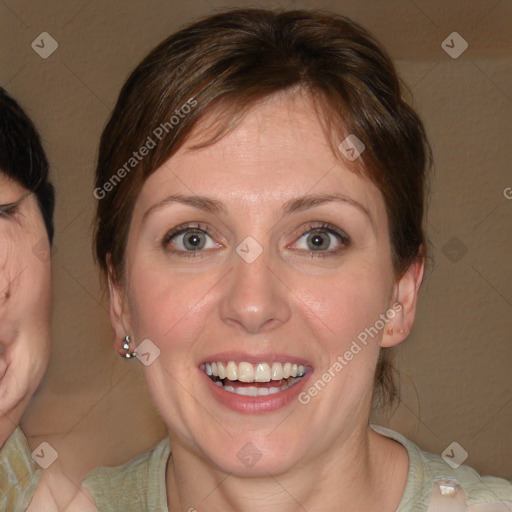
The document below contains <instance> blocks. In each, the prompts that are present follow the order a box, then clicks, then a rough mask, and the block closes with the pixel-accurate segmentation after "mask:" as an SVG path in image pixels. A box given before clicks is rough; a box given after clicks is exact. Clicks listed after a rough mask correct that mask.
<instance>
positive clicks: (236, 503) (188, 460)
mask: <svg viewBox="0 0 512 512" xmlns="http://www.w3.org/2000/svg"><path fill="white" fill-rule="evenodd" d="M171 445H172V446H173V455H172V457H170V458H169V462H168V467H167V476H166V478H167V494H168V498H167V499H168V506H169V511H170V512H178V511H179V512H182V511H184V512H194V511H196V512H197V511H200V510H208V511H211V512H217V511H218V512H220V511H223V512H226V511H237V512H249V511H254V510H258V512H296V511H303V510H350V511H351V512H355V511H366V510H375V509H379V510H381V511H383V512H385V511H387V510H389V511H394V510H396V508H397V506H398V504H399V502H400V498H401V496H402V494H403V490H404V488H405V483H406V480H407V464H405V467H404V452H405V457H406V459H405V460H407V452H406V450H405V448H404V447H403V446H402V445H399V444H398V443H397V442H395V441H393V440H391V439H388V438H384V437H382V436H380V435H379V434H376V433H375V432H374V431H373V430H371V429H370V428H368V427H366V426H365V427H364V428H362V429H359V430H356V431H353V432H351V433H350V434H349V435H348V436H346V437H345V438H343V439H340V441H339V442H337V443H336V445H334V446H331V447H330V448H329V450H328V451H326V452H324V453H320V454H318V455H317V456H316V457H315V458H314V459H312V460H311V461H309V462H308V463H305V464H299V465H296V467H293V468H290V470H289V471H286V472H284V473H281V474H278V475H277V474H276V475H273V474H270V473H268V472H267V474H266V476H258V477H247V476H244V477H240V476H237V475H234V474H226V473H223V472H222V471H220V470H219V469H218V468H215V467H213V466H212V465H211V464H209V463H208V461H206V460H205V459H204V458H200V457H199V456H198V455H197V454H195V453H192V452H191V451H190V450H188V449H187V448H186V447H184V446H182V445H180V443H179V441H178V440H176V439H171ZM312 475H314V476H313V477H312Z"/></svg>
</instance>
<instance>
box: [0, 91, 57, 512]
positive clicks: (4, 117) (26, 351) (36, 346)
mask: <svg viewBox="0 0 512 512" xmlns="http://www.w3.org/2000/svg"><path fill="white" fill-rule="evenodd" d="M53 209H54V190H53V186H52V185H51V183H49V181H48V162H47V160H46V157H45V154H44V151H43V148H42V146H41V143H40V141H39V136H38V134H37V132H36V130H35V128H34V126H33V124H32V122H31V121H30V119H29V118H28V117H27V116H26V115H25V113H24V112H23V110H22V109H21V108H20V107H19V105H18V104H17V103H16V102H15V101H14V100H13V99H12V98H11V97H10V96H9V95H8V94H7V93H6V92H5V91H4V90H3V89H1V88H0V510H2V511H3V510H9V511H11V510H25V509H26V507H27V505H28V503H29V501H30V500H31V498H32V495H33V493H34V491H35V488H36V486H37V482H38V481H39V478H40V471H38V470H37V469H36V465H35V462H34V461H33V460H32V458H31V456H30V449H29V446H28V444H27V441H26V439H25V436H24V435H23V432H22V431H21V429H20V428H19V427H18V425H19V422H20V419H21V417H22V416H23V413H24V412H25V409H26V408H27V405H28V402H29V401H30V399H31V397H32V395H33V394H34V391H35V390H36V388H37V386H38V385H39V383H40V381H41V379H42V377H43V374H44V372H45V369H46V365H47V363H48V357H49V352H50V350H49V349H50V307H51V272H50V245H51V242H52V238H53V224H52V219H53Z"/></svg>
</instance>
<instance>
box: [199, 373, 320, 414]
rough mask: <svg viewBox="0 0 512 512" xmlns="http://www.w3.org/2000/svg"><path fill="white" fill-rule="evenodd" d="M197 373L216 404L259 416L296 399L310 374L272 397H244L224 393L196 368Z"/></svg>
mask: <svg viewBox="0 0 512 512" xmlns="http://www.w3.org/2000/svg"><path fill="white" fill-rule="evenodd" d="M198 371H199V372H200V373H201V375H202V376H203V378H204V379H206V384H207V385H208V388H209V390H210V392H211V393H212V395H213V397H214V398H215V400H217V402H219V403H220V404H222V405H224V406H226V407H227V408H229V409H231V410H232V411H236V412H243V413H247V414H260V413H265V412H273V411H277V410H279V409H283V408H284V407H286V406H287V405H289V404H290V403H291V402H293V401H294V400H296V399H297V397H298V396H299V394H300V392H301V391H302V389H303V388H304V386H305V381H306V380H307V379H308V378H309V376H310V373H309V372H307V373H306V375H304V377H302V379H300V380H299V381H298V382H296V383H295V384H294V385H293V386H290V387H289V388H286V389H285V390H284V391H278V392H277V393H274V394H273V395H264V396H245V395H238V394H236V393H232V392H231V391H226V390H225V389H223V388H221V387H220V386H217V384H215V382H214V381H213V380H212V379H210V377H208V375H206V373H204V372H203V371H202V370H201V369H200V368H198Z"/></svg>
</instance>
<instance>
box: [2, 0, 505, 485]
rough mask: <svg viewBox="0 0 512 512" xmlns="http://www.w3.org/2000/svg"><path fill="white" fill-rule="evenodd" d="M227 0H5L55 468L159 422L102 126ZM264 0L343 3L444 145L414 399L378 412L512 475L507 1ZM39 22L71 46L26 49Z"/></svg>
mask: <svg viewBox="0 0 512 512" xmlns="http://www.w3.org/2000/svg"><path fill="white" fill-rule="evenodd" d="M225 5H232V6H234V5H242V4H241V3H239V2H229V3H226V2H222V1H220V0H219V1H217V0H208V1H206V0H189V1H187V2H183V3H181V2H178V1H176V0H171V1H169V0H166V1H164V0H152V1H149V2H143V1H109V2H100V1H98V0H92V1H88V0H52V1H45V2H34V1H32V0H18V1H17V0H1V1H0V37H1V50H0V51H1V53H0V85H2V86H3V87H5V88H6V89H7V90H8V91H9V92H10V93H11V94H13V95H14V96H15V97H16V98H17V99H18V100H19V101H20V102H21V104H22V105H23V106H24V107H25V108H26V110H27V111H28V113H29V114H30V115H31V116H32V117H33V119H34V120H35V122H36V124H37V126H38V128H39V130H40V132H41V134H42V137H43V139H44V143H45V147H46V149H47V151H48V155H49V158H50V161H51V164H52V176H53V180H54V182H55V185H56V187H57V191H58V195H57V198H58V204H57V212H56V241H55V245H56V251H55V254H54V257H53V263H54V286H55V288H54V290H55V291H54V295H55V306H54V327H53V333H54V339H53V356H52V359H51V362H50V366H49V369H48V372H47V376H46V378H45V381H44V382H43V385H42V387H41V389H40V392H39V393H38V395H37V397H36V399H35V400H34V402H33V404H32V406H31V408H30V409H29V411H28V413H27V415H26V417H25V420H24V424H23V427H24V429H25V431H26V433H27V434H28V435H29V436H30V443H31V445H32V446H33V447H35V446H37V445H38V444H39V442H41V441H47V442H49V443H50V444H51V445H52V446H54V448H55V449H56V450H57V451H58V453H59V459H58V461H57V462H56V463H55V465H54V466H53V470H55V471H57V470H58V471H64V473H65V474H66V475H68V476H70V477H71V478H73V479H77V478H78V475H79V474H80V472H81V471H84V470H87V469H89V468H91V467H93V466H95V465H98V464H119V463H121V462H124V461H125V460H127V459H129V458H131V457H132V456H134V455H135V454H137V453H140V452H141V451H143V450H145V449H146V448H148V447H150V446H152V445H153V444H155V442H156V441H157V440H159V439H160V438H161V437H163V436H164V435H165V432H164V428H163V425H162V423H161V422H160V420H159V419H158V417H157V415H156V413H155V412H154V411H153V408H152V406H151V403H150V402H149V400H148V398H147V395H146V392H145V389H144V384H143V382H142V379H141V376H140V374H139V368H138V366H139V363H138V361H136V360H135V361H131V362H127V361H123V360H121V359H120V358H119V357H118V356H117V355H116V354H115V353H114V351H113V344H112V339H113V338H112V331H111V328H110V324H109V321H108V316H107V304H106V301H105V300H103V299H102V298H101V293H100V288H99V285H98V282H99V281H98V277H97V271H96V269H95V268H94V266H93V261H92V256H91V221H92V216H93V211H94V198H93V196H92V189H93V186H92V176H93V168H94V160H95V156H96V153H97V144H98V139H99V135H100V132H101V130H102V128H103V126H104V123H105V121H106V119H107V116H108V114H109V112H110V110H111V109H112V107H113V105H114V102H115V100H116V97H117V94H118V92H119V89H120V87H121V85H122V83H123V81H124V80H125V78H126V77H127V74H128V73H129V71H130V70H131V69H132V68H133V67H134V66H135V65H136V64H137V63H138V62H139V60H140V59H141V58H142V57H143V56H144V55H145V54H146V53H147V52H148V51H149V50H150V49H151V48H152V47H153V46H155V45H156V44H157V43H159V42H160V41H161V40H162V39H163V38H164V37H166V36H167V35H168V34H170V33H171V32H172V31H174V30H175V29H176V28H178V27H179V26H180V25H181V24H182V23H185V22H188V21H190V20H191V19H193V18H194V17H195V16H199V15H205V14H208V13H211V12H213V10H214V9H216V8H218V7H222V6H225ZM246 5H247V4H246ZM252 5H259V6H271V5H281V6H283V7H306V8H308V7H325V8H328V9H331V10H334V11H337V12H340V13H343V14H345V15H348V16H350V17H353V18H354V19H355V20H357V21H360V22H361V23H363V24H364V25H366V26H367V27H368V28H369V29H370V30H372V31H373V32H374V33H375V34H376V36H377V37H378V38H379V39H380V40H381V41H382V42H383V44H384V45H385V46H386V47H387V48H388V50H389V52H390V53H391V55H392V57H393V58H394V59H395V60H396V63H397V65H398V68H399V70H400V72H401V74H402V76H403V78H404V80H405V81H406V83H407V84H408V85H409V87H410V89H411V92H412V95H413V97H414V105H415V106H416V107H417V108H418V110H419V111H420V113H421V114H422V116H423V118H424V119H425V121H426V124H427V129H428V132H429V134H430V138H431V142H432V145H433V148H434V152H435V158H436V175H437V178H436V180H435V182H434V183H433V197H432V203H431V209H430V215H429V221H428V229H429V235H430V237H431V241H432V251H433V256H434V258H435V265H434V268H433V270H432V272H431V274H430V275H429V277H428V278H427V280H426V282H425V286H424V288H423V291H422V294H421V295H422V296H421V301H420V306H419V313H418V318H417V322H416V325H415V328H414V331H413V333H412V335H411V336H410V338H409V339H408V340H407V341H406V342H405V343H404V344H403V346H402V349H401V352H400V355H399V357H398V359H399V362H400V369H401V374H402V379H401V380H402V389H401V393H402V403H401V404H400V406H399V407H398V409H397V410H396V411H395V412H394V414H393V415H390V414H388V415H381V416H377V417H376V418H375V422H377V423H380V424H384V425H389V426H391V427H392V428H394V429H396V430H399V431H400V432H402V433H403V434H405V435H406V436H408V437H409V438H410V439H412V440H414V441H415V442H417V443H418V444H419V445H420V446H421V447H422V448H423V449H426V450H429V451H432V452H434V453H439V454H440V453H441V452H442V451H443V450H444V449H445V448H446V447H447V446H448V445H449V444H450V443H451V442H452V441H457V442H458V443H459V444H460V445H462V446H463V447H464V449H465V450H466V451H467V452H468V453H469V457H468V459H467V461H466V463H467V464H470V465H471V466H473V467H475V468H476V469H477V470H478V471H479V472H482V473H484V474H494V475H498V476H502V477H506V478H508V479H512V457H511V455H512V450H511V446H512V378H511V375H512V339H511V334H510V333H511V331H512V272H511V265H510V260H511V258H510V254H511V249H512V241H511V231H512V230H511V226H512V222H511V221H512V200H507V199H506V197H505V195H504V190H506V189H507V187H512V172H511V170H512V169H511V163H510V162H512V147H511V144H510V142H511V127H512V2H511V1H510V0H481V1H471V0H456V1H449V2H446V1H444V0H416V1H412V0H410V1H409V0H400V1H398V0H393V1H387V2H377V1H372V0H357V1H355V0H338V1H331V2H329V1H324V2H320V1H311V2H281V3H273V4H271V3H270V2H258V3H255V4H252ZM453 31H456V32H458V33H459V34H460V35H461V36H462V37H463V38H464V39H465V40H466V41H467V42H468V43H469V47H468V49H467V50H466V51H465V53H464V54H462V55H461V56H460V57H459V58H457V59H452V58H451V57H450V56H448V55H447V54H446V53H445V51H444V50H443V49H442V48H441V42H442V41H443V40H444V39H445V38H446V37H447V36H448V35H449V34H450V33H452V32H453ZM42 32H48V33H49V34H50V35H51V36H52V37H53V38H54V39H55V40H56V41H57V42H58V45H59V46H58V49H57V50H56V51H55V52H54V53H53V54H52V55H51V56H50V57H49V58H47V59H42V58H41V57H40V56H39V55H38V54H37V53H36V52H35V51H34V50H33V49H32V48H31V43H32V41H33V40H34V39H36V37H37V36H38V35H39V34H41V33H42ZM511 192H512V191H511ZM457 260H458V261H457Z"/></svg>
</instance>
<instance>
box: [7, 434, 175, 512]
mask: <svg viewBox="0 0 512 512" xmlns="http://www.w3.org/2000/svg"><path fill="white" fill-rule="evenodd" d="M40 478H41V471H40V470H39V469H37V466H36V463H35V462H34V460H33V459H32V452H31V451H30V448H29V446H28V443H27V440H26V438H25V435H24V434H23V432H22V430H21V428H19V427H18V428H17V429H16V430H15V431H14V432H13V433H12V435H11V437H9V439H7V442H6V443H5V444H4V445H3V446H2V449H1V450H0V512H4V511H8V512H14V511H16V512H18V511H20V512H21V511H23V510H25V509H26V508H27V507H28V504H29V503H30V500H31V499H32V496H33V495H34V492H35V490H36V487H37V484H38V483H39V480H40ZM163 510H165V509H163Z"/></svg>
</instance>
